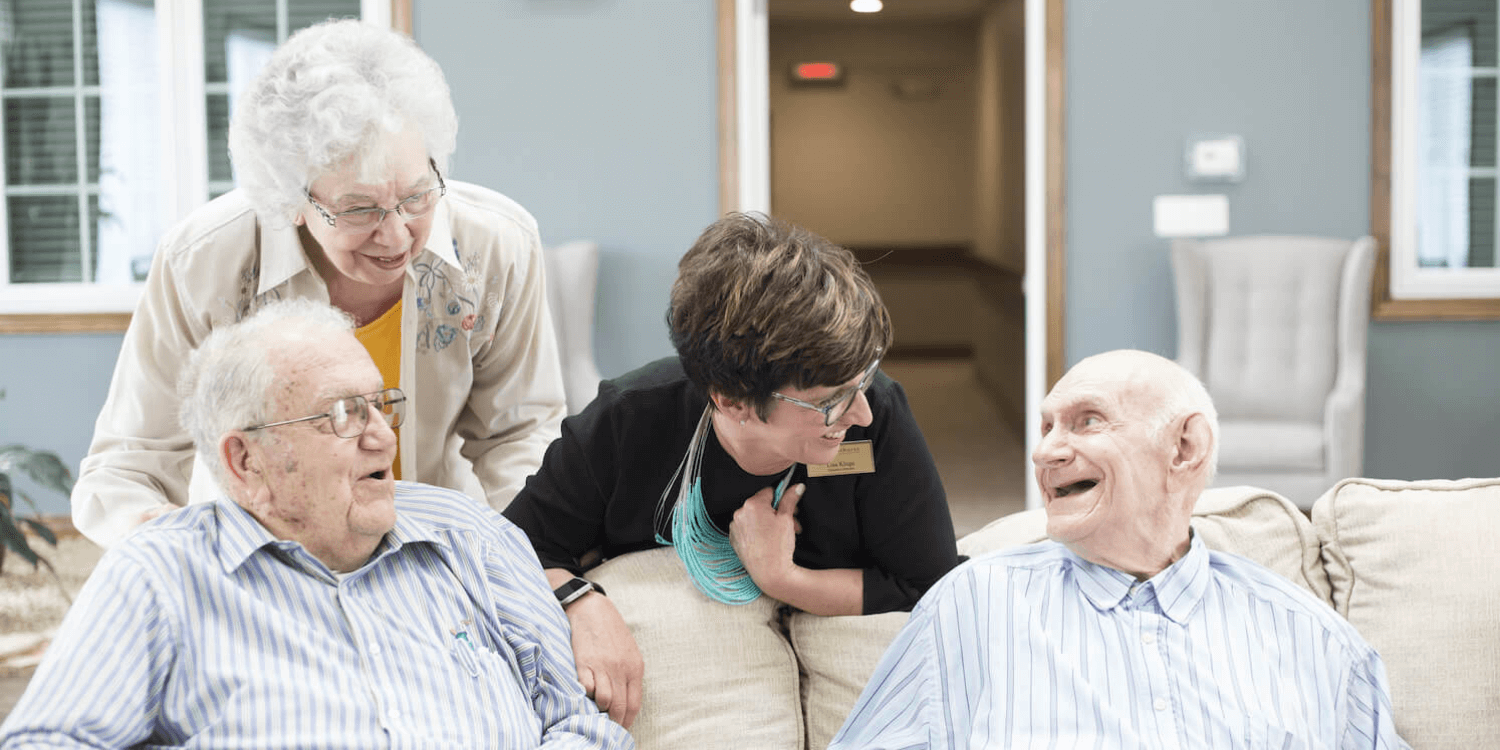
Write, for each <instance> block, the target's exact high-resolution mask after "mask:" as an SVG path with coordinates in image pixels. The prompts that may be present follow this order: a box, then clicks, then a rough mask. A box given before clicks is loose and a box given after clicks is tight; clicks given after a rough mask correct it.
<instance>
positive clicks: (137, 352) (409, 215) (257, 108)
mask: <svg viewBox="0 0 1500 750" xmlns="http://www.w3.org/2000/svg"><path fill="white" fill-rule="evenodd" d="M457 128H458V119H457V116H456V115H455V113H454V109H453V102H452V100H451V98H450V96H449V92H448V86H447V84H446V83H445V82H444V78H443V73H442V71H441V70H440V69H439V68H438V66H437V63H435V62H434V61H433V60H432V59H431V58H430V57H428V56H427V55H426V54H424V53H423V52H422V51H421V50H420V49H418V48H417V46H416V44H415V43H413V42H412V40H411V39H409V38H406V37H404V36H402V35H400V34H399V33H397V32H394V31H391V30H389V29H382V28H379V27H376V26H373V25H370V24H366V23H361V22H359V21H352V20H343V21H329V22H326V23H321V24H318V25H315V26H312V27H310V28H307V29H304V30H302V31H299V32H298V33H296V34H294V35H293V36H292V37H291V38H290V39H288V40H287V41H286V43H285V44H283V45H282V46H281V48H280V49H278V50H277V51H276V52H275V54H273V55H272V56H271V58H270V60H269V62H267V64H266V66H265V67H264V69H262V71H261V72H260V74H259V75H258V76H257V77H256V78H255V79H254V81H253V82H252V83H251V85H250V86H249V87H248V88H247V90H246V91H244V92H243V95H242V96H241V97H240V98H239V99H238V100H237V103H236V104H235V109H234V119H233V121H232V122H231V123H230V128H229V146H230V148H229V153H230V156H231V157H232V158H233V161H234V173H235V179H236V182H237V185H238V187H236V188H235V189H233V190H230V191H228V192H226V193H225V194H224V195H222V196H220V197H218V198H216V199H215V200H213V201H211V202H209V203H208V204H207V205H205V206H203V207H201V208H199V209H198V210H196V211H194V212H193V213H192V214H191V215H189V216H188V217H186V218H185V219H183V221H182V222H181V223H180V224H179V225H178V226H177V227H176V228H174V229H172V230H171V231H169V232H168V233H167V234H166V236H165V237H164V238H163V239H162V242H161V246H160V247H159V248H158V249H157V251H156V255H155V257H154V258H153V260H152V266H151V272H150V275H149V276H148V277H147V279H146V284H145V289H144V292H143V293H142V296H141V302H140V305H139V307H138V308H137V309H136V311H135V314H134V315H133V316H132V318H131V323H130V330H129V331H127V332H126V334H125V341H124V345H123V346H122V348H121V350H120V359H119V363H118V365H117V366H116V368H115V374H114V380H113V382H112V383H111V385H110V391H109V398H108V401H106V403H105V405H104V408H103V409H102V410H101V412H100V414H99V419H98V422H97V424H96V427H95V432H94V439H93V443H92V445H91V446H90V448H89V455H88V457H86V458H85V459H84V460H83V466H82V471H81V473H80V476H79V480H78V483H77V485H76V486H75V488H74V491H73V520H74V523H75V525H77V527H78V528H79V529H80V530H81V531H82V532H83V533H84V534H85V535H87V536H88V537H89V538H90V539H92V540H93V541H95V542H97V543H99V544H101V545H104V546H109V545H111V544H114V543H116V542H118V541H119V540H120V539H121V538H123V537H124V536H125V535H126V534H128V533H129V532H130V531H131V530H132V529H133V528H135V526H136V525H137V524H139V523H140V522H141V521H142V520H143V519H145V518H150V517H153V516H155V515H159V514H161V513H163V512H166V511H169V510H171V509H173V508H176V507H179V506H182V505H186V504H187V503H189V502H190V501H195V500H205V499H211V498H212V496H213V494H214V492H213V487H212V482H209V481H207V475H208V474H209V472H208V471H207V470H206V469H205V468H204V466H203V464H202V462H194V461H193V460H192V455H193V451H192V444H191V441H190V439H189V437H188V435H187V433H186V432H185V431H184V430H183V429H182V427H181V426H180V425H178V424H177V420H176V415H177V394H176V393H175V392H174V390H173V383H174V379H175V376H176V373H177V371H178V370H179V369H180V367H181V365H182V362H183V360H185V359H186V357H187V354H188V352H190V351H191V350H192V349H193V348H194V347H195V346H197V345H198V344H199V343H201V342H202V341H203V340H204V338H205V337H206V336H208V334H209V333H210V332H211V331H213V330H214V329H216V328H218V327H220V326H224V325H228V324H232V323H234V322H235V321H237V320H240V319H241V318H243V317H245V316H246V315H248V314H250V313H251V312H253V311H254V310H255V309H256V308H257V307H258V306H260V305H262V304H264V303H265V302H267V301H268V300H276V299H290V298H301V299H312V300H317V301H320V302H327V303H329V304H332V305H333V306H334V307H337V308H339V309H340V310H343V311H344V312H346V313H348V314H349V316H350V317H352V318H354V320H355V323H356V325H358V326H359V328H358V330H357V335H358V337H359V340H360V343H361V344H363V345H364V348H365V349H366V350H367V351H368V352H369V353H370V356H371V357H372V358H373V359H374V360H375V364H376V366H377V367H378V368H379V369H380V374H381V385H382V386H383V387H384V388H400V389H401V390H402V391H403V392H404V393H405V394H406V396H407V398H408V401H407V403H406V409H407V411H408V414H407V419H406V424H405V425H404V426H402V427H401V429H399V430H397V433H396V443H397V446H398V447H397V451H396V458H395V460H393V461H392V464H391V470H392V471H393V472H394V473H395V476H396V478H397V479H409V480H414V481H421V482H426V483H429V484H435V485H438V486H442V487H448V488H452V489H457V490H462V491H464V492H465V493H466V494H469V495H471V496H475V497H482V498H484V499H485V500H486V501H487V502H488V503H489V504H490V506H491V507H494V508H495V509H497V510H498V509H502V508H504V507H505V505H506V504H507V503H509V502H510V500H511V498H512V497H513V496H514V495H515V494H516V492H518V491H519V490H520V488H521V485H522V484H523V483H524V481H525V479H526V477H527V475H529V474H531V473H532V472H534V471H535V470H536V469H537V467H538V466H539V465H540V464H541V459H542V454H543V452H544V451H545V450H546V448H547V445H548V444H549V443H550V442H552V440H553V439H555V438H556V437H557V435H558V432H559V424H560V423H561V420H562V417H563V415H564V414H565V413H566V405H565V401H564V396H563V386H562V375H561V370H560V365H559V363H558V356H557V345H556V338H555V336H554V335H553V333H552V328H551V322H550V320H549V319H548V317H547V310H546V288H545V285H544V283H543V265H544V263H543V258H542V248H541V240H540V238H539V235H538V231H537V225H536V221H535V220H534V219H533V218H532V217H531V215H530V214H528V213H527V212H526V210H525V209H523V208H522V207H520V206H518V205H516V204H515V202H513V201H511V200H510V199H508V198H506V197H505V196H503V195H500V194H499V193H496V192H494V191H491V190H487V189H485V188H483V187H480V186H477V185H471V184H468V183H464V182H460V181H458V180H448V179H445V177H444V172H446V171H447V170H448V168H449V157H450V156H451V155H452V153H453V149H454V144H455V138H456V134H457Z"/></svg>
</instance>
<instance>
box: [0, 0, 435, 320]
mask: <svg viewBox="0 0 1500 750" xmlns="http://www.w3.org/2000/svg"><path fill="white" fill-rule="evenodd" d="M74 5H75V8H74V16H73V17H74V24H75V27H76V25H77V24H78V23H80V22H81V21H80V15H79V13H78V8H77V6H78V1H77V0H75V3H74ZM286 8H287V4H286V0H278V2H277V10H278V14H277V21H278V27H279V28H278V32H279V33H278V38H284V37H285V35H286V34H285V31H286V25H287V12H286ZM155 9H156V31H157V49H156V57H157V63H158V70H159V71H161V76H162V80H161V81H160V84H161V97H160V107H161V122H162V125H161V154H162V174H163V175H164V176H165V177H166V179H165V180H164V181H163V189H164V191H165V196H164V200H163V201H162V202H161V204H160V205H161V209H160V210H161V211H162V214H163V215H162V217H161V219H162V224H161V226H163V227H170V226H172V225H173V224H175V223H177V222H178V221H180V220H181V219H182V218H183V217H185V216H187V215H188V214H189V213H191V212H192V211H193V210H194V209H195V208H197V207H199V206H201V205H202V204H203V203H204V202H206V201H207V200H208V195H209V187H210V186H209V183H208V115H207V112H206V109H207V107H206V104H205V100H206V96H207V94H208V93H210V92H209V88H208V87H207V86H206V85H205V81H204V70H203V66H204V59H203V4H202V0H156V3H155ZM410 13H411V5H410V2H409V0H360V17H361V18H363V19H365V20H367V21H370V22H371V23H375V24H378V25H382V26H387V27H393V28H397V29H400V30H403V31H409V29H410V27H411V18H410ZM76 33H78V32H77V31H75V34H76ZM75 54H80V53H79V52H75ZM80 95H81V94H80ZM78 127H79V128H80V132H81V129H82V128H83V124H82V123H81V122H80V124H79V125H78ZM79 137H80V138H82V137H83V136H82V135H80V136H79ZM4 148H5V144H4V142H3V140H0V164H3V163H4V159H5V150H4ZM82 168H83V165H80V169H82ZM3 186H4V172H3V170H0V188H3ZM7 211H8V203H7V201H5V200H0V316H27V317H32V316H36V317H38V318H41V317H45V316H49V315H58V316H77V315H97V314H105V315H111V316H119V315H120V314H126V313H130V312H131V311H133V310H134V309H135V306H136V303H137V302H138V301H139V300H140V295H141V290H142V289H143V287H144V284H143V283H140V282H137V283H133V284H99V283H92V282H77V283H25V284H12V283H11V282H10V247H9V244H10V240H9V230H8V227H9V226H10V224H9V219H10V217H9V216H8V215H7ZM83 220H85V221H86V220H87V214H84V215H83ZM85 252H87V251H85ZM108 327H115V326H114V325H113V324H110V325H109V326H108ZM5 328H6V326H0V330H4V329H5ZM17 328H18V329H20V330H32V327H31V326H26V325H21V326H18V327H17Z"/></svg>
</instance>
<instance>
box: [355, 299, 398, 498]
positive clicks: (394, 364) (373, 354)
mask: <svg viewBox="0 0 1500 750" xmlns="http://www.w3.org/2000/svg"><path fill="white" fill-rule="evenodd" d="M354 336H355V338H358V339H359V343H361V344H363V345H364V347H365V351H367V352H369V353H370V359H373V360H375V367H376V368H377V369H379V370H380V379H381V380H383V381H385V387H386V388H400V387H401V300H396V304H394V305H391V309H389V310H386V311H385V314H383V315H381V316H380V317H378V318H376V319H375V320H372V321H370V322H369V323H368V324H366V325H364V326H362V327H360V328H356V329H355V330H354ZM396 437H397V443H396V461H395V463H394V464H392V465H391V473H392V475H393V476H395V477H396V478H397V479H400V478H401V443H400V441H399V439H400V437H401V428H399V427H398V428H396Z"/></svg>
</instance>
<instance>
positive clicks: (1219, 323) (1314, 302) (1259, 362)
mask: <svg viewBox="0 0 1500 750" xmlns="http://www.w3.org/2000/svg"><path fill="white" fill-rule="evenodd" d="M1353 246H1354V243H1352V242H1350V241H1348V240H1341V239H1328V238H1321V237H1269V236H1263V237H1234V238H1228V239H1222V240H1210V241H1180V242H1178V243H1176V244H1174V246H1173V263H1174V269H1175V271H1176V273H1177V283H1178V285H1179V286H1180V287H1183V286H1185V287H1187V288H1186V289H1184V290H1183V294H1182V299H1183V300H1184V302H1186V301H1188V300H1194V301H1196V305H1190V304H1184V305H1183V306H1182V308H1181V309H1180V310H1179V313H1180V314H1179V323H1178V324H1179V326H1180V328H1181V330H1180V336H1181V338H1182V339H1183V341H1182V343H1183V346H1182V347H1181V348H1180V353H1181V354H1182V355H1186V354H1188V353H1189V352H1191V353H1193V355H1194V357H1193V358H1194V360H1196V361H1186V359H1185V357H1180V361H1183V364H1184V365H1185V366H1186V367H1187V368H1188V369H1189V370H1192V371H1193V372H1194V373H1196V374H1197V375H1198V377H1199V378H1200V379H1202V380H1203V383H1204V385H1206V386H1208V389H1209V392H1210V393H1212V394H1213V397H1214V404H1215V406H1217V407H1218V409H1219V413H1220V415H1221V416H1233V417H1244V418H1249V419H1296V420H1303V421H1321V420H1322V418H1323V405H1324V402H1325V401H1326V400H1327V398H1328V393H1329V391H1331V390H1332V389H1333V381H1334V376H1335V374H1336V370H1337V367H1338V364H1339V361H1338V360H1339V357H1340V356H1341V355H1344V356H1348V355H1349V354H1353V353H1347V354H1346V353H1344V352H1341V351H1340V349H1339V346H1338V338H1339V335H1338V334H1339V325H1340V320H1339V317H1338V307H1339V295H1340V289H1341V284H1340V281H1341V279H1342V277H1343V275H1344V270H1345V268H1346V266H1347V260H1348V259H1349V256H1350V250H1351V249H1352V248H1353ZM1366 299H1368V297H1366ZM1359 319H1360V320H1361V321H1362V320H1365V318H1364V317H1363V316H1359ZM1360 327H1361V328H1363V326H1360ZM1358 354H1359V355H1361V356H1362V355H1363V350H1362V349H1361V350H1360V351H1359V352H1358ZM1357 364H1360V365H1362V363H1357ZM1361 369H1362V367H1361Z"/></svg>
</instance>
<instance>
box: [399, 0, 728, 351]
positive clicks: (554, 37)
mask: <svg viewBox="0 0 1500 750" xmlns="http://www.w3.org/2000/svg"><path fill="white" fill-rule="evenodd" d="M414 21H415V33H416V38H417V41H418V42H420V43H421V45H422V47H423V49H425V50H427V51H428V52H429V53H430V54H431V55H432V56H433V57H434V58H435V59H436V60H437V61H438V64H440V65H442V67H443V70H444V71H445V72H446V73H447V75H448V83H449V85H450V86H451V87H452V88H453V99H454V104H455V106H456V107H457V109H458V113H459V118H460V120H459V132H458V152H457V154H455V156H454V174H455V175H456V176H458V177H460V178H462V179H466V180H470V181H473V182H478V183H481V184H484V185H487V186H489V187H492V188H494V189H496V190H499V191H500V192H502V193H505V194H507V195H509V196H510V197H512V198H514V199H516V200H517V201H519V202H520V203H521V205H523V206H525V207H526V208H527V209H529V210H530V211H531V212H532V213H533V214H534V215H535V216H536V218H537V221H538V222H539V223H540V225H541V229H542V239H543V241H545V242H547V243H558V242H564V241H567V240H572V239H592V240H595V241H598V242H599V243H600V244H601V246H602V247H601V249H602V257H601V268H600V279H601V283H600V289H599V310H598V315H597V319H598V328H597V331H598V332H597V339H596V341H595V350H596V352H597V353H598V360H599V369H600V370H601V371H603V373H604V375H605V376H606V377H609V376H613V375H619V374H621V373H624V372H626V371H628V370H630V369H633V368H635V367H636V366H638V365H640V364H643V363H645V362H647V361H649V360H651V359H655V358H656V357H659V356H664V355H666V354H670V353H671V351H672V349H671V345H670V343H669V342H668V340H667V328H666V323H665V322H664V320H665V314H666V309H667V293H668V290H669V288H670V287H671V283H672V279H673V278H675V276H676V273H677V259H678V258H680V257H681V256H682V254H683V253H684V252H686V251H687V249H688V246H689V245H691V244H692V242H693V240H694V239H696V238H697V236H698V234H699V233H700V232H702V231H703V229H704V227H706V226H708V224H709V223H711V222H712V221H713V220H714V219H715V218H717V216H718V205H719V197H718V191H719V187H718V166H717V164H718V124H717V118H716V111H717V102H718V99H717V88H716V80H717V62H716V60H717V56H716V55H717V53H716V46H715V37H714V34H715V15H714V4H713V3H711V2H705V0H503V1H502V2H494V3H468V2H453V1H452V0H448V1H444V2H439V1H438V0H419V2H417V3H416V16H415V19H414Z"/></svg>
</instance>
